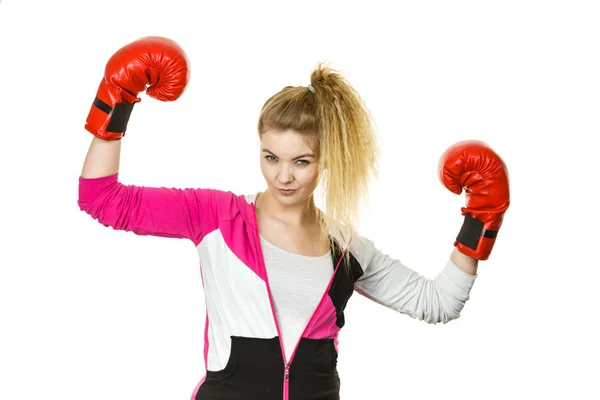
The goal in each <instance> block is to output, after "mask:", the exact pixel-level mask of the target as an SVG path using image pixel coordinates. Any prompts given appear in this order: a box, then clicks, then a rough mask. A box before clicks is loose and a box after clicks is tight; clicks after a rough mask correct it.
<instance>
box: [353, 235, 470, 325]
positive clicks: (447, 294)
mask: <svg viewBox="0 0 600 400" xmlns="http://www.w3.org/2000/svg"><path fill="white" fill-rule="evenodd" d="M351 252H352V254H353V255H354V257H355V258H356V259H357V260H358V262H359V263H360V264H361V266H362V269H363V271H364V274H363V275H362V276H361V277H360V278H359V279H358V280H357V281H356V283H355V285H354V289H355V291H356V292H358V293H360V294H362V295H364V296H365V297H367V298H369V299H371V300H373V301H375V302H377V303H379V304H382V305H384V306H386V307H388V308H391V309H392V310H395V311H397V312H399V313H402V314H406V315H409V316H410V317H412V318H415V319H418V320H422V321H425V322H427V323H430V324H437V323H439V322H442V323H444V324H445V323H447V322H449V321H451V320H453V319H456V318H458V317H459V316H460V312H461V311H462V309H463V307H464V305H465V303H466V301H467V300H468V299H469V293H470V291H471V288H472V286H473V283H474V282H475V279H476V278H477V275H470V274H467V273H466V272H464V271H463V270H461V269H460V268H458V267H457V266H456V265H455V264H454V263H453V262H452V261H451V260H450V259H449V260H448V263H447V264H446V266H445V267H444V268H443V269H442V271H441V272H440V273H439V274H438V275H437V277H436V278H435V279H428V278H425V277H423V276H421V275H420V274H418V273H417V272H415V271H414V270H412V269H410V268H409V267H407V266H406V265H404V264H402V263H401V262H400V261H399V260H395V259H393V258H391V257H390V256H388V255H386V254H383V253H382V252H381V251H379V250H378V249H376V248H375V246H374V245H373V242H371V241H370V240H368V239H365V238H363V237H358V238H357V239H355V240H353V244H351Z"/></svg>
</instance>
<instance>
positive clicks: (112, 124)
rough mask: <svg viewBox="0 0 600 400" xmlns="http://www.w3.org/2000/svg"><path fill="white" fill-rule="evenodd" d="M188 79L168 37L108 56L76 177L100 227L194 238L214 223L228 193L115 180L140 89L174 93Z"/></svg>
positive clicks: (82, 203) (165, 97) (159, 95)
mask: <svg viewBox="0 0 600 400" xmlns="http://www.w3.org/2000/svg"><path fill="white" fill-rule="evenodd" d="M187 79H188V62H187V58H186V56H185V53H183V50H181V48H180V47H179V46H178V45H177V44H176V43H175V42H173V41H172V40H169V39H166V38H161V37H147V38H142V39H140V40H137V41H135V42H132V43H130V44H128V45H127V46H125V47H123V48H121V49H120V50H119V51H117V52H116V53H115V54H114V55H113V56H112V57H111V59H110V60H109V61H108V63H107V65H106V70H105V76H104V78H103V79H102V81H101V82H100V86H99V88H98V92H97V95H96V98H95V100H94V102H93V105H92V107H91V110H90V113H89V115H88V118H87V121H86V126H85V128H86V130H87V131H88V132H90V133H92V134H93V135H94V138H93V139H92V143H91V145H90V147H89V149H88V153H87V156H86V158H85V162H84V165H83V168H82V171H81V175H80V177H79V199H78V204H79V207H80V209H81V210H83V211H85V212H87V213H88V214H90V215H91V216H92V217H93V218H95V219H97V220H98V221H99V222H100V223H102V224H103V225H105V226H110V227H113V228H114V229H121V230H126V231H131V232H134V233H137V234H140V235H155V236H165V237H176V238H189V239H191V240H192V241H194V242H195V243H198V242H199V241H200V240H201V238H202V237H203V236H204V235H205V234H206V233H208V232H209V231H211V230H213V229H215V227H216V225H217V223H218V219H219V209H223V207H226V206H227V203H228V202H232V201H233V196H232V194H231V193H226V192H221V191H217V190H210V189H176V188H164V187H161V188H152V187H142V186H134V185H123V184H122V183H120V182H119V180H118V171H119V161H120V155H121V141H122V138H123V137H124V135H125V131H126V129H127V122H128V120H129V116H130V114H131V111H132V109H133V105H134V104H135V103H137V102H139V101H140V99H139V98H138V97H137V96H138V94H139V93H140V92H141V91H143V90H146V88H147V91H146V92H147V94H148V95H149V96H150V97H154V98H156V99H158V100H162V101H171V100H175V99H177V98H178V97H179V96H180V95H181V94H182V93H183V91H184V88H185V86H186V84H187Z"/></svg>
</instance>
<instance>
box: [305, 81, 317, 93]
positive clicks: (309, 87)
mask: <svg viewBox="0 0 600 400" xmlns="http://www.w3.org/2000/svg"><path fill="white" fill-rule="evenodd" d="M307 88H308V90H310V91H311V92H313V93H314V92H315V88H314V87H313V85H311V84H310V83H309V84H308V86H307Z"/></svg>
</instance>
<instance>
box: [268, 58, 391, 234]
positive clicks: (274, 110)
mask: <svg viewBox="0 0 600 400" xmlns="http://www.w3.org/2000/svg"><path fill="white" fill-rule="evenodd" d="M310 84H311V86H312V88H313V89H314V93H313V92H312V91H311V90H310V89H309V88H308V87H307V86H286V87H284V88H283V89H282V90H281V91H279V92H278V93H276V94H274V95H273V96H272V97H270V98H269V99H268V100H267V101H266V103H265V104H264V106H263V107H262V110H261V113H260V117H259V120H258V133H259V136H260V135H262V134H263V133H265V132H266V131H268V130H270V129H274V130H278V131H286V130H290V129H291V130H294V131H297V132H299V133H301V134H306V135H307V136H309V135H315V134H316V137H317V138H318V148H317V155H318V160H319V184H320V185H322V188H323V196H324V203H325V207H324V210H322V214H321V220H320V223H321V232H322V234H323V235H324V236H325V237H327V236H328V235H329V234H330V230H332V231H334V232H338V233H340V236H341V237H342V238H345V239H343V240H347V239H349V236H350V235H351V234H354V233H355V232H356V229H357V226H358V223H359V212H360V204H361V201H362V200H363V199H365V200H366V199H367V198H368V193H369V192H368V187H369V182H370V177H371V175H373V176H376V175H377V159H378V152H379V149H378V145H377V141H376V137H375V124H374V120H373V118H372V115H371V113H370V112H369V110H368V109H367V107H366V106H365V104H364V101H363V100H362V98H361V97H360V95H359V94H358V92H357V91H356V90H354V88H353V87H352V86H351V85H350V84H349V83H348V82H347V81H346V80H345V79H344V78H343V77H342V76H341V75H340V73H339V71H337V70H334V69H332V68H331V67H329V66H326V65H325V63H323V62H319V63H318V65H317V66H316V68H315V69H314V70H313V72H312V73H311V74H310ZM338 239H339V238H338ZM340 244H341V245H342V246H344V243H340Z"/></svg>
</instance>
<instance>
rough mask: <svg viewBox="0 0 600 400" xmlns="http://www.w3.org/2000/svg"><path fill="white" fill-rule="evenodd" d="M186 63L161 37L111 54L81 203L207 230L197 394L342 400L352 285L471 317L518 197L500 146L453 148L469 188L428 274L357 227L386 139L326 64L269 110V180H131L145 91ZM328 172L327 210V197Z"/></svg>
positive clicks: (94, 111)
mask: <svg viewBox="0 0 600 400" xmlns="http://www.w3.org/2000/svg"><path fill="white" fill-rule="evenodd" d="M188 72H189V71H188V63H187V59H186V56H185V53H184V52H183V51H182V49H181V48H180V47H179V46H178V45H177V44H176V43H174V42H173V41H171V40H169V39H166V38H160V37H147V38H142V39H140V40H138V41H135V42H133V43H130V44H129V45H127V46H125V47H123V48H122V49H120V50H119V51H118V52H117V53H115V55H114V56H113V57H112V58H111V59H110V60H109V62H108V64H107V66H106V73H105V77H104V79H103V80H102V82H101V84H100V87H99V89H98V93H97V96H96V99H95V100H94V103H93V105H92V108H91V111H90V114H89V116H88V119H87V123H86V129H87V130H88V131H89V132H91V133H92V134H93V135H94V136H95V137H94V138H93V140H92V144H91V146H90V148H89V151H88V154H87V157H86V159H85V163H84V166H83V170H82V172H81V176H80V178H79V200H78V204H79V206H80V208H81V209H82V210H83V211H85V212H86V213H88V214H89V215H91V216H92V217H93V218H95V219H97V220H98V221H99V222H100V223H102V224H103V225H105V226H110V227H112V228H114V229H120V230H126V231H131V232H134V233H136V234H138V235H156V236H164V237H172V238H186V239H189V240H191V241H192V242H193V243H194V246H195V247H196V249H197V251H198V255H199V260H200V268H201V276H202V282H203V287H204V291H205V298H206V328H205V335H204V339H205V342H204V343H205V347H204V348H205V351H204V359H205V364H206V375H205V376H204V377H203V378H202V379H201V381H200V383H199V384H198V386H197V387H196V388H195V390H194V392H193V395H192V399H195V400H214V399H245V400H248V399H250V400H253V399H256V400H271V399H273V400H276V399H277V400H280V399H284V400H287V399H292V400H308V399H314V400H317V399H318V400H329V399H331V400H333V399H336V400H337V399H338V398H339V391H340V379H339V376H338V374H337V370H336V361H337V337H338V332H339V330H340V329H341V328H342V327H343V325H344V308H345V306H346V304H347V302H348V299H349V298H350V296H351V295H352V294H353V292H354V291H357V292H358V293H360V294H362V295H364V296H367V297H368V298H370V299H372V300H374V301H376V302H378V303H380V304H382V305H384V306H386V307H390V308H391V309H393V310H396V311H398V312H399V313H403V314H407V315H409V316H411V317H413V318H416V319H419V320H423V321H425V322H428V323H432V324H435V323H439V322H443V323H446V322H448V321H450V320H452V319H455V318H458V317H459V314H460V311H461V310H462V308H463V307H464V304H465V302H466V301H467V300H468V298H469V292H470V290H471V287H472V285H473V283H474V281H475V278H476V272H477V263H478V260H484V259H487V257H488V255H489V253H490V251H491V248H492V246H493V243H494V240H495V233H496V232H497V230H498V228H499V227H500V224H501V222H502V216H503V214H504V211H505V210H506V208H507V207H508V177H507V175H506V168H505V166H504V164H503V163H502V160H501V159H500V158H499V157H497V155H495V154H494V153H493V151H491V149H489V147H487V146H486V145H485V144H483V143H481V142H461V143H459V144H457V145H456V146H453V147H452V148H450V149H449V150H448V151H447V152H446V153H445V154H444V156H443V157H442V160H441V161H440V171H441V178H442V181H443V182H444V183H445V184H446V186H447V187H448V188H449V189H450V190H452V191H454V192H456V193H458V194H460V193H461V192H462V190H463V187H468V188H469V190H467V192H468V193H467V197H468V204H467V207H465V208H463V214H465V224H464V225H463V228H462V229H461V232H460V234H459V237H458V238H457V240H456V241H455V243H454V244H455V248H454V250H453V251H452V253H451V255H450V258H449V260H448V262H447V264H446V266H445V267H444V268H443V269H442V271H441V272H440V274H439V275H438V276H437V277H436V278H435V279H426V278H424V277H422V276H420V275H419V274H418V273H416V272H415V271H413V270H411V269H409V268H408V267H407V266H405V265H403V264H401V263H400V262H399V261H397V260H394V259H392V258H391V257H389V256H387V255H385V254H383V253H382V252H381V251H380V250H378V249H377V248H376V247H375V246H374V244H373V242H371V241H369V240H368V239H366V238H364V237H361V236H360V235H359V234H358V233H357V232H356V229H355V227H356V221H357V217H358V210H359V205H360V202H361V199H362V198H363V197H364V196H365V195H366V194H367V187H368V182H369V178H370V176H371V175H373V174H374V173H375V170H376V160H377V145H376V141H375V137H374V132H373V125H372V120H371V116H370V114H369V112H368V111H367V109H366V107H365V106H364V104H363V102H362V101H361V99H360V96H359V95H358V94H357V93H356V92H355V91H354V90H353V88H352V87H351V86H350V85H349V84H348V83H347V82H346V81H345V80H344V79H343V78H342V77H341V76H340V75H339V74H338V73H336V72H335V71H332V70H331V69H329V68H327V67H325V66H323V65H319V66H318V67H317V68H316V69H315V70H314V71H313V72H312V74H311V79H310V80H311V82H310V85H308V86H307V87H290V86H288V87H285V88H283V89H282V90H281V91H280V92H278V93H276V94H275V95H273V96H272V97H271V98H270V99H269V100H268V101H267V102H266V103H265V105H264V107H263V108H262V111H261V113H260V117H259V120H258V134H259V136H260V140H261V149H260V168H261V170H262V173H263V175H264V178H265V184H266V189H264V190H263V191H262V192H260V193H258V194H250V195H238V194H234V193H231V192H226V191H219V190H212V189H189V188H188V189H176V188H164V187H161V188H153V187H141V186H132V185H123V184H122V183H120V182H119V180H118V170H119V158H120V150H121V139H122V138H123V136H124V134H125V131H126V127H127V121H128V119H129V115H130V113H131V111H132V108H133V104H135V103H136V102H138V101H139V98H138V97H137V95H138V94H139V93H140V92H142V91H143V90H146V89H147V94H148V95H150V96H152V97H155V98H157V99H160V100H164V101H170V100H175V99H177V98H178V97H179V96H180V95H181V93H182V92H183V90H184V88H185V86H186V84H187V79H188ZM319 185H322V188H323V193H324V201H325V207H323V210H321V209H319V208H318V207H317V206H316V205H315V201H314V193H315V189H316V188H317V187H318V186H319ZM477 188H479V189H477ZM481 188H484V189H481ZM490 188H491V189H490Z"/></svg>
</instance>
